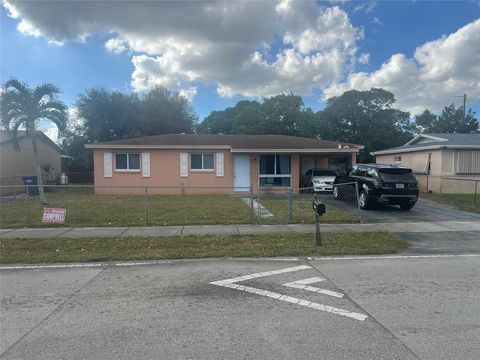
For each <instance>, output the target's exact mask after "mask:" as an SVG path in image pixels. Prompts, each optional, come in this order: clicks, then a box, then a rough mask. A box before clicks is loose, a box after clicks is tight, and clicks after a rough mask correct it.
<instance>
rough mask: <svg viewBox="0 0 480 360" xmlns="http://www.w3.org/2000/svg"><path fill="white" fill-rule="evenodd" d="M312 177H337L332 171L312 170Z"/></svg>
mask: <svg viewBox="0 0 480 360" xmlns="http://www.w3.org/2000/svg"><path fill="white" fill-rule="evenodd" d="M313 176H337V174H335V171H333V170H313Z"/></svg>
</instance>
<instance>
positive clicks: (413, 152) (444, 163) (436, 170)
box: [372, 134, 480, 194]
mask: <svg viewBox="0 0 480 360" xmlns="http://www.w3.org/2000/svg"><path fill="white" fill-rule="evenodd" d="M372 155H375V159H376V162H377V163H382V164H395V165H399V166H405V167H409V168H411V169H412V170H413V171H414V173H415V175H416V177H417V179H418V181H419V184H420V187H421V189H422V190H424V191H431V192H433V193H457V194H458V193H473V192H474V191H475V181H465V180H474V179H479V180H480V134H419V135H417V136H415V137H414V138H413V139H412V140H410V141H409V142H407V143H406V144H405V145H403V146H399V147H394V148H390V149H385V150H380V151H375V152H373V153H372ZM478 190H479V191H480V189H478Z"/></svg>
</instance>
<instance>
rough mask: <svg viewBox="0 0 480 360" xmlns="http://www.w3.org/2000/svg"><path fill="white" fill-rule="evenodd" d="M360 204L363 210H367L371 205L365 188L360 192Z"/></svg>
mask: <svg viewBox="0 0 480 360" xmlns="http://www.w3.org/2000/svg"><path fill="white" fill-rule="evenodd" d="M358 205H360V209H362V210H366V209H368V208H369V207H370V201H369V199H368V195H367V192H366V191H365V190H362V191H361V192H360V196H359V197H358Z"/></svg>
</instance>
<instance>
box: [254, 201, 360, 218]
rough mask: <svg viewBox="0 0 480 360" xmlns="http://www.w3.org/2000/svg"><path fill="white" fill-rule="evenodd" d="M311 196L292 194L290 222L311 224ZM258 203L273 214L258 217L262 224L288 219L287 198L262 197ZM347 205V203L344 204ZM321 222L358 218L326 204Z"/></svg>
mask: <svg viewBox="0 0 480 360" xmlns="http://www.w3.org/2000/svg"><path fill="white" fill-rule="evenodd" d="M312 200H313V196H306V195H300V196H294V197H293V198H292V223H293V224H303V223H304V224H313V223H314V222H315V214H314V212H313V210H312ZM260 203H261V204H262V205H263V206H265V207H266V208H267V209H268V210H269V211H270V212H271V213H272V214H273V215H274V216H273V217H270V218H262V219H259V222H260V223H264V224H286V223H287V219H288V205H287V198H286V197H285V196H281V197H273V196H271V197H264V198H261V199H260ZM346 206H347V205H346ZM321 221H322V223H326V224H329V223H330V224H331V223H358V222H360V219H359V218H358V216H357V215H355V214H352V213H350V212H348V211H345V210H340V209H338V208H335V207H333V206H331V205H329V204H327V212H326V213H325V215H323V216H322V219H321Z"/></svg>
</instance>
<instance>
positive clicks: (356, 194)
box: [355, 181, 362, 222]
mask: <svg viewBox="0 0 480 360" xmlns="http://www.w3.org/2000/svg"><path fill="white" fill-rule="evenodd" d="M355 200H356V203H357V213H358V217H359V218H360V222H362V213H361V211H360V202H359V200H360V199H359V193H358V183H357V182H356V181H355Z"/></svg>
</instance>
